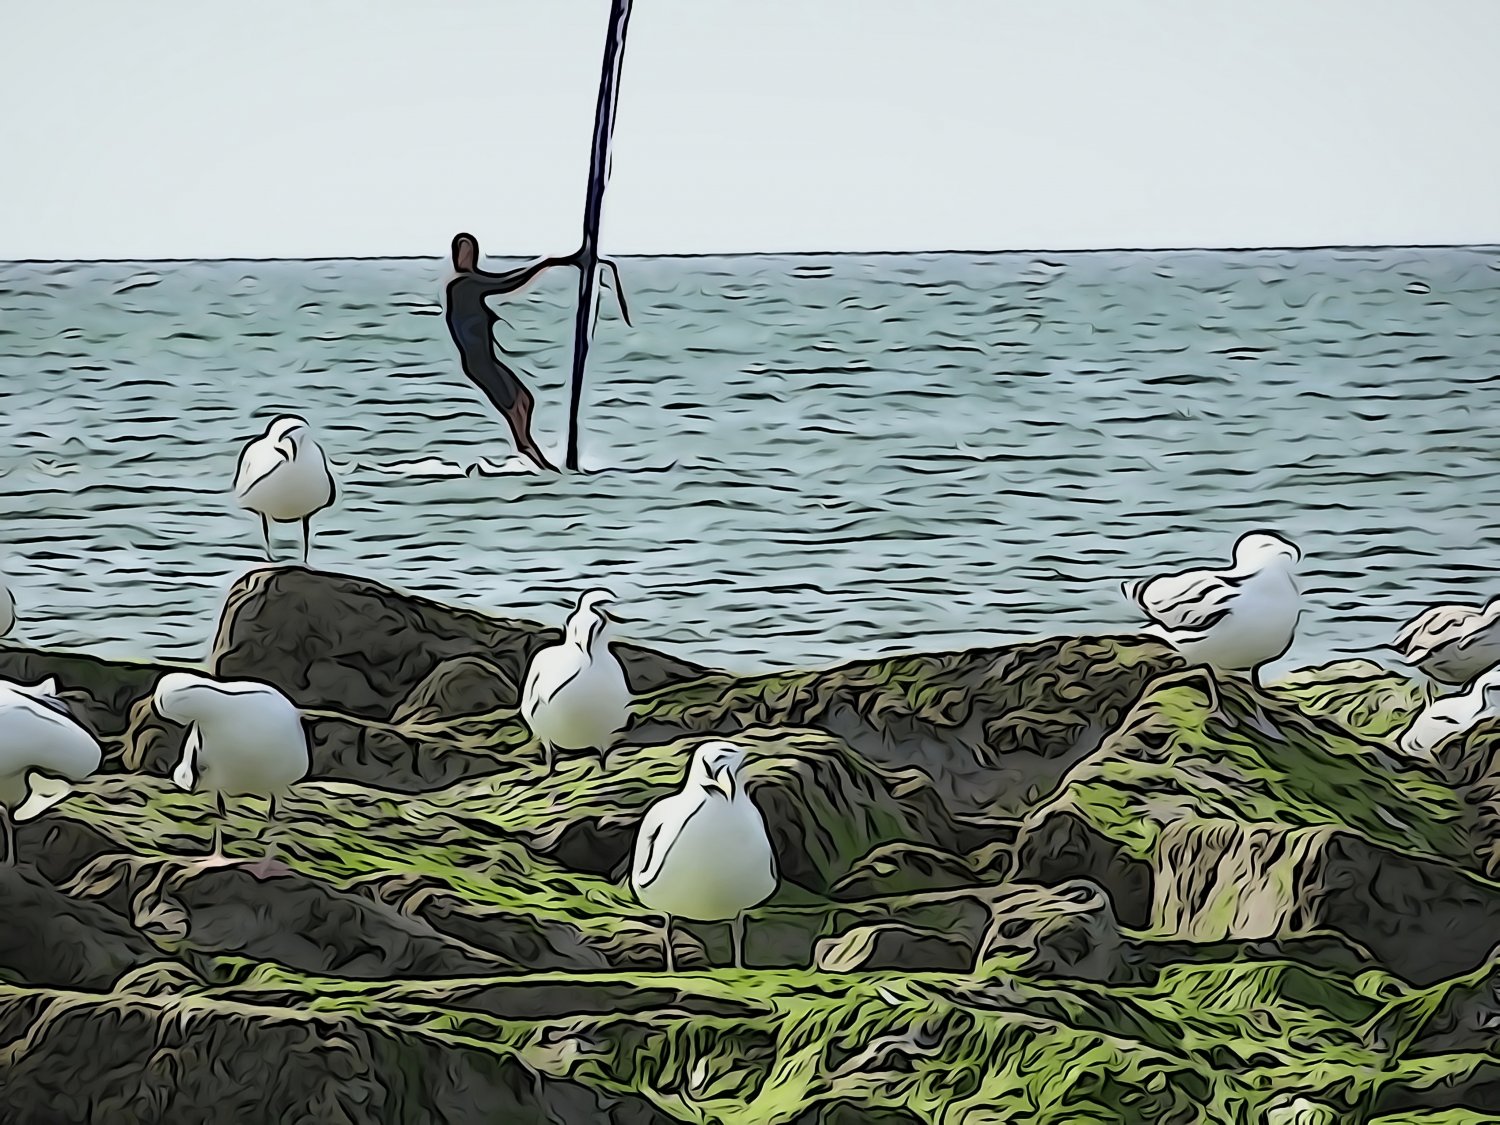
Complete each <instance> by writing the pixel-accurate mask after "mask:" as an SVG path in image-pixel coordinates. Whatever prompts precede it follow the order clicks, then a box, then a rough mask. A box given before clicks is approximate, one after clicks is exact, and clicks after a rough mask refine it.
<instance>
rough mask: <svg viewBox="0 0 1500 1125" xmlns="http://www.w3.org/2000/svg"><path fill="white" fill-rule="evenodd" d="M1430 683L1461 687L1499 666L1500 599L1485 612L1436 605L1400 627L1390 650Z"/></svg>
mask: <svg viewBox="0 0 1500 1125" xmlns="http://www.w3.org/2000/svg"><path fill="white" fill-rule="evenodd" d="M1387 647H1388V648H1390V649H1391V650H1392V651H1393V652H1395V653H1397V654H1398V655H1399V656H1400V657H1401V659H1402V660H1403V661H1405V662H1406V663H1407V664H1411V665H1414V666H1415V667H1417V668H1419V669H1421V671H1422V673H1423V674H1424V675H1426V676H1427V677H1429V678H1430V679H1433V680H1436V681H1438V682H1439V683H1443V684H1453V685H1456V686H1462V685H1464V684H1468V683H1472V682H1473V681H1474V679H1475V677H1477V676H1478V675H1479V674H1480V673H1481V672H1483V671H1485V669H1487V668H1493V667H1494V666H1495V665H1496V664H1500V597H1495V598H1491V599H1490V600H1489V602H1488V603H1487V604H1486V605H1485V607H1484V608H1483V609H1478V608H1476V607H1474V606H1467V605H1435V606H1432V607H1430V608H1428V609H1425V610H1423V611H1422V612H1421V613H1419V614H1418V615H1417V616H1416V617H1414V618H1412V619H1411V620H1410V621H1408V622H1407V623H1406V624H1405V625H1403V626H1402V627H1401V632H1399V633H1397V634H1396V639H1395V640H1394V641H1392V642H1391V643H1390V645H1388V646H1387Z"/></svg>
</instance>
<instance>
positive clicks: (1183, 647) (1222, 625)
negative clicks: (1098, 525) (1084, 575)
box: [1124, 531, 1302, 686]
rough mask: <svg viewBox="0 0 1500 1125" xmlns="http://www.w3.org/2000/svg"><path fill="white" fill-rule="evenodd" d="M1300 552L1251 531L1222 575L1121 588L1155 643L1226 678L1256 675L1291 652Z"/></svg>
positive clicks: (1167, 578) (1190, 575) (1256, 678)
mask: <svg viewBox="0 0 1500 1125" xmlns="http://www.w3.org/2000/svg"><path fill="white" fill-rule="evenodd" d="M1301 558H1302V551H1301V549H1300V548H1299V547H1297V545H1296V544H1295V543H1292V542H1290V541H1289V540H1286V539H1284V538H1282V537H1281V536H1280V535H1276V534H1274V533H1272V532H1265V531H1253V532H1249V533H1248V534H1245V535H1242V536H1241V537H1240V538H1239V540H1238V541H1237V542H1236V543H1235V547H1234V565H1233V566H1232V567H1231V568H1230V569H1228V570H1222V571H1215V570H1189V571H1184V572H1183V573H1180V574H1169V575H1163V576H1160V577H1157V578H1153V579H1150V580H1148V581H1145V582H1136V583H1127V584H1125V586H1124V591H1125V595H1126V596H1127V597H1129V598H1130V599H1131V600H1132V601H1134V602H1135V604H1136V605H1137V606H1138V607H1139V608H1140V610H1141V612H1142V613H1144V614H1145V615H1146V616H1147V617H1148V618H1149V619H1150V620H1151V625H1150V626H1149V627H1148V628H1147V630H1146V632H1148V633H1150V634H1152V635H1154V636H1159V637H1161V638H1162V639H1163V640H1165V641H1167V642H1168V643H1169V644H1171V645H1172V647H1173V648H1175V649H1177V651H1178V652H1180V653H1182V655H1183V656H1184V657H1185V658H1186V659H1187V660H1188V661H1190V662H1191V663H1194V664H1206V665H1208V666H1209V667H1211V668H1214V669H1217V670H1219V671H1224V672H1249V673H1250V680H1251V682H1252V683H1254V684H1255V685H1256V686H1259V685H1260V668H1261V666H1262V665H1264V664H1269V663H1270V662H1271V661H1273V660H1278V659H1280V658H1281V657H1282V656H1285V655H1286V653H1287V651H1288V650H1289V649H1290V648H1291V647H1292V639H1293V637H1294V636H1295V635H1296V631H1297V621H1298V619H1299V617H1300V616H1301V612H1302V601H1301V594H1300V592H1299V590H1298V589H1297V580H1296V565H1297V563H1298V562H1299V561H1300V560H1301Z"/></svg>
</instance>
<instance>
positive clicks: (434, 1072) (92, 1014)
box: [0, 988, 673, 1125]
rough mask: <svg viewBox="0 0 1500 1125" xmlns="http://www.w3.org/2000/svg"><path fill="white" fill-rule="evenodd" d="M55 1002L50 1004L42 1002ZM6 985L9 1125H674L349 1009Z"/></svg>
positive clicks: (647, 1110) (2, 997)
mask: <svg viewBox="0 0 1500 1125" xmlns="http://www.w3.org/2000/svg"><path fill="white" fill-rule="evenodd" d="M38 997H40V999H41V1000H42V1003H41V1004H40V1005H38V1004H37V1003H36V999H37V998H38ZM48 999H49V995H48V994H46V993H41V994H36V993H28V992H26V991H24V990H14V989H4V988H0V1026H4V1025H7V1024H8V1025H10V1030H11V1033H10V1034H8V1035H6V1037H5V1038H6V1041H7V1043H9V1044H10V1054H9V1056H8V1057H7V1060H6V1067H5V1106H6V1121H7V1125H74V1123H76V1125H85V1123H89V1122H104V1121H108V1122H121V1123H126V1122H150V1123H152V1125H200V1123H201V1122H204V1121H212V1120H225V1121H245V1122H252V1121H253V1122H272V1121H275V1122H284V1123H286V1125H323V1123H329V1122H337V1123H338V1125H490V1123H492V1122H496V1121H514V1122H523V1121H524V1122H536V1123H538V1125H543V1123H547V1125H551V1123H558V1125H561V1123H563V1122H569V1123H571V1122H580V1123H581V1122H590V1123H593V1122H597V1123H599V1125H670V1123H671V1122H672V1120H673V1119H672V1118H670V1117H669V1116H667V1115H666V1114H664V1113H662V1112H661V1111H659V1110H657V1109H655V1108H654V1107H653V1106H652V1105H651V1104H650V1103H649V1102H648V1101H646V1100H645V1099H644V1098H641V1097H639V1096H636V1095H631V1094H622V1093H606V1092H604V1091H602V1090H598V1089H591V1088H589V1087H588V1086H585V1085H582V1084H580V1083H579V1082H576V1081H573V1080H570V1079H568V1078H562V1077H557V1076H554V1075H551V1074H547V1073H539V1072H538V1071H537V1070H536V1069H535V1068H533V1067H530V1066H527V1065H526V1064H525V1063H524V1062H522V1061H521V1059H520V1058H519V1057H518V1056H517V1055H516V1054H513V1053H504V1052H500V1051H490V1050H488V1049H486V1048H485V1046H484V1045H483V1044H480V1043H465V1042H464V1041H462V1040H461V1039H459V1038H455V1037H451V1036H444V1035H439V1034H433V1033H431V1032H427V1031H419V1030H414V1029H407V1028H404V1027H401V1026H400V1025H399V1024H397V1023H394V1022H384V1023H378V1022H374V1021H368V1020H364V1019H361V1018H360V1017H359V1016H358V1015H355V1014H351V1013H349V1012H346V1011H323V1012H317V1011H309V1010H308V1009H307V1007H306V1005H305V1001H306V1000H307V999H308V997H306V996H304V997H302V998H301V999H302V1000H303V1001H304V1003H301V1004H296V1005H289V1006H286V1007H263V1008H262V1007H256V1006H253V1005H246V1004H243V1003H241V1004H223V1003H213V1002H208V1003H204V1002H201V1001H200V1002H197V1003H193V1002H191V1001H184V1000H183V999H181V998H178V997H163V996H141V995H111V996H100V997H97V998H69V1000H68V1002H67V1003H65V1004H62V1003H57V1004H54V1003H50V1002H48Z"/></svg>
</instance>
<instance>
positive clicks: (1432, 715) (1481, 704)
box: [1400, 665, 1500, 760]
mask: <svg viewBox="0 0 1500 1125" xmlns="http://www.w3.org/2000/svg"><path fill="white" fill-rule="evenodd" d="M1495 715H1500V665H1496V666H1495V667H1492V668H1490V669H1489V670H1488V671H1486V672H1485V673H1484V674H1483V675H1481V676H1480V677H1478V679H1476V680H1475V681H1474V686H1473V687H1472V688H1471V689H1469V690H1468V691H1465V692H1460V693H1458V694H1457V695H1447V696H1444V697H1443V698H1442V699H1434V700H1433V701H1432V702H1431V703H1429V704H1428V705H1427V706H1426V707H1424V708H1423V709H1422V713H1421V714H1419V715H1418V716H1417V717H1416V719H1415V720H1413V722H1412V724H1411V726H1409V727H1407V728H1406V733H1405V734H1403V735H1402V736H1401V742H1400V747H1401V749H1402V750H1403V751H1405V752H1406V753H1408V754H1411V755H1414V756H1416V757H1419V758H1427V759H1429V760H1431V758H1432V757H1433V752H1434V751H1435V750H1437V748H1438V746H1440V745H1441V744H1442V743H1444V742H1446V741H1447V740H1448V739H1450V738H1452V737H1453V736H1454V735H1458V734H1463V733H1464V732H1465V731H1467V730H1468V729H1469V728H1470V727H1472V726H1473V725H1474V724H1475V723H1477V722H1479V720H1480V719H1487V718H1490V717H1492V716H1495Z"/></svg>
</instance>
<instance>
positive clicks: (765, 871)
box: [630, 741, 778, 973]
mask: <svg viewBox="0 0 1500 1125" xmlns="http://www.w3.org/2000/svg"><path fill="white" fill-rule="evenodd" d="M744 761H745V752H744V750H742V749H741V748H740V747H739V746H736V745H735V744H734V743H733V742H724V741H713V742H705V743H703V744H702V745H701V746H699V747H698V749H697V751H696V752H695V753H694V754H693V762H692V765H691V766H690V767H689V768H688V776H687V781H686V783H685V784H684V785H683V787H682V791H681V792H679V793H673V794H672V795H670V796H667V797H663V798H662V799H661V800H659V801H657V802H656V803H655V804H654V805H652V806H651V807H650V808H649V809H647V810H646V815H645V817H644V818H643V819H642V821H641V826H640V829H639V830H638V832H637V834H636V841H635V855H634V858H633V861H632V863H631V869H630V884H631V886H632V887H633V888H634V890H635V893H636V897H637V898H639V899H640V900H641V902H642V904H643V905H645V907H646V908H647V909H648V910H654V911H657V912H659V913H660V914H662V915H663V916H664V918H665V923H664V926H663V930H662V937H663V941H664V943H665V946H666V954H665V961H666V968H667V972H669V973H670V972H672V971H674V969H675V964H674V960H673V957H672V922H673V920H674V919H676V918H688V919H693V920H696V921H703V922H724V921H727V922H729V923H730V935H731V939H732V943H733V948H734V965H735V967H736V968H744V966H745V911H747V910H751V909H753V908H754V907H757V906H759V905H760V904H761V903H763V902H765V900H766V899H768V898H770V897H771V895H772V894H774V893H775V891H776V886H777V881H778V880H777V875H776V860H775V856H774V854H773V852H772V850H771V838H770V836H769V835H768V834H767V833H766V822H765V818H764V817H763V816H761V812H760V809H759V808H757V807H756V804H755V802H754V801H753V800H751V798H750V794H749V793H747V792H745V789H744V786H743V785H742V784H741V783H740V780H739V772H740V767H741V766H742V765H743V764H744Z"/></svg>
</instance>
